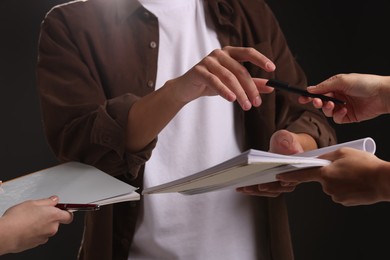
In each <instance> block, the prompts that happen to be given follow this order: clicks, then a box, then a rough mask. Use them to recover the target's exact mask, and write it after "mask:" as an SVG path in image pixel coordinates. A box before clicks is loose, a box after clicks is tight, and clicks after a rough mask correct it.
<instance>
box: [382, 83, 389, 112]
mask: <svg viewBox="0 0 390 260" xmlns="http://www.w3.org/2000/svg"><path fill="white" fill-rule="evenodd" d="M382 79H383V80H382V84H381V90H380V93H381V94H382V95H381V97H382V98H383V104H386V111H385V112H384V113H386V114H390V76H383V77H382Z"/></svg>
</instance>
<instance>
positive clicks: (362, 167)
mask: <svg viewBox="0 0 390 260" xmlns="http://www.w3.org/2000/svg"><path fill="white" fill-rule="evenodd" d="M319 158H322V159H326V160H330V161H332V163H331V164H329V165H328V166H324V167H320V168H313V169H307V170H301V171H294V172H290V173H283V174H279V175H277V179H278V180H280V181H283V182H294V183H304V182H319V183H320V184H321V185H322V189H323V191H324V192H325V193H326V194H328V195H330V196H331V198H332V200H333V201H334V202H337V203H340V204H342V205H344V206H354V205H368V204H373V203H376V202H381V201H390V185H389V183H390V163H389V162H386V161H383V160H381V159H379V158H378V157H376V156H375V155H373V154H371V153H368V152H364V151H361V150H357V149H352V148H341V149H339V150H337V151H334V152H330V153H328V154H324V155H322V156H320V157H319Z"/></svg>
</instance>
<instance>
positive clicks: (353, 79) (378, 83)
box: [299, 73, 390, 124]
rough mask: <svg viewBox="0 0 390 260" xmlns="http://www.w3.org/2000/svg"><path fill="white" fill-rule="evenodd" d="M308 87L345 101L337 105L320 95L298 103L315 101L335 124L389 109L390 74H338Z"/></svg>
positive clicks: (349, 121)
mask: <svg viewBox="0 0 390 260" xmlns="http://www.w3.org/2000/svg"><path fill="white" fill-rule="evenodd" d="M307 90H308V91H309V92H311V93H315V94H325V95H328V96H331V97H336V98H338V99H341V100H344V101H346V104H345V105H335V104H334V103H333V102H324V101H322V100H320V99H318V98H314V99H313V98H308V97H299V102H300V103H302V104H306V103H309V102H313V105H314V107H316V108H319V109H322V111H323V113H324V114H325V115H326V116H327V117H333V120H334V121H335V122H336V123H339V124H343V123H353V122H360V121H363V120H368V119H372V118H374V117H377V116H379V115H381V114H384V113H389V112H390V77H389V76H378V75H371V74H357V73H351V74H339V75H336V76H333V77H331V78H329V79H327V80H325V81H323V82H321V83H320V84H318V85H316V86H311V87H308V88H307Z"/></svg>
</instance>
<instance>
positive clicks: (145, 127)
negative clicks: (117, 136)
mask: <svg viewBox="0 0 390 260" xmlns="http://www.w3.org/2000/svg"><path fill="white" fill-rule="evenodd" d="M172 83H173V82H172V81H168V82H167V83H165V85H164V86H163V87H162V88H160V89H158V90H157V91H154V92H152V93H150V94H149V95H147V96H145V97H143V98H141V99H140V100H138V101H137V102H136V103H135V104H134V105H133V106H132V108H131V109H130V111H129V114H128V123H127V131H126V132H127V136H126V138H127V139H126V148H127V150H128V151H130V152H136V151H139V150H141V149H142V148H144V147H145V146H147V145H148V144H149V143H150V142H151V141H152V140H153V139H155V138H156V137H157V135H158V134H159V133H160V131H161V130H162V129H164V127H165V126H166V125H167V124H168V123H169V122H170V121H171V120H172V119H173V118H174V117H175V115H176V114H177V113H178V112H179V110H180V109H181V108H182V107H183V106H184V105H185V104H186V103H185V102H180V101H179V100H178V99H177V98H176V95H175V94H174V93H175V91H174V89H175V88H176V86H175V85H174V84H172Z"/></svg>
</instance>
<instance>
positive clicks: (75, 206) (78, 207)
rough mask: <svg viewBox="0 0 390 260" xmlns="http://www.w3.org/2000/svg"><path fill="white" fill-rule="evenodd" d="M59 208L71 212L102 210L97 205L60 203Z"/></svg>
mask: <svg viewBox="0 0 390 260" xmlns="http://www.w3.org/2000/svg"><path fill="white" fill-rule="evenodd" d="M56 207H57V208H59V209H62V210H69V211H93V210H98V209H100V206H99V205H97V204H78V203H58V204H57V205H56Z"/></svg>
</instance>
